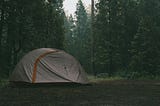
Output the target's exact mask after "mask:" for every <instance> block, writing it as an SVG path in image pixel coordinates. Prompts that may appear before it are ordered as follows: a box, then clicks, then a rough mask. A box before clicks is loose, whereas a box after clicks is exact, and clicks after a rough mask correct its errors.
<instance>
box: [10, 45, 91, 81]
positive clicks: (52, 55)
mask: <svg viewBox="0 0 160 106" xmlns="http://www.w3.org/2000/svg"><path fill="white" fill-rule="evenodd" d="M10 81H11V82H27V83H59V82H62V83H67V82H71V83H79V84H87V83H88V79H87V74H86V73H85V71H84V69H83V68H82V66H81V65H80V63H79V62H78V61H77V60H76V59H75V58H74V57H73V56H71V55H70V54H68V53H66V52H65V51H62V50H58V49H52V48H40V49H36V50H33V51H31V52H29V53H28V54H26V55H25V56H24V57H23V58H22V59H21V60H20V61H19V63H18V64H17V65H16V67H15V69H14V71H13V72H12V74H11V76H10Z"/></svg>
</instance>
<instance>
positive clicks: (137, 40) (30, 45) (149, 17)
mask: <svg viewBox="0 0 160 106" xmlns="http://www.w3.org/2000/svg"><path fill="white" fill-rule="evenodd" d="M76 6H77V9H76V12H75V14H74V15H70V16H66V15H65V13H64V10H63V0H48V1H47V0H36V1H31V0H23V1H22V0H0V73H1V75H6V76H8V75H9V73H10V71H11V70H12V69H13V68H14V66H15V64H16V63H17V61H18V60H19V59H20V58H21V57H22V56H23V55H24V54H25V53H27V52H28V51H30V50H33V49H36V48H42V47H52V48H59V49H65V50H66V51H67V52H69V53H71V54H72V55H74V56H75V57H76V58H77V59H78V60H79V61H80V62H81V64H82V65H83V67H84V68H85V70H86V71H87V72H88V73H92V74H94V75H96V74H100V73H107V74H105V75H108V76H114V75H120V76H122V77H126V78H138V77H151V78H153V77H155V76H159V75H160V59H159V58H160V42H159V41H160V13H159V11H160V1H159V0H99V1H98V3H96V6H95V9H96V10H95V16H94V18H91V16H92V15H91V13H90V11H87V10H86V9H85V6H84V5H83V3H82V1H81V0H79V1H78V3H77V5H76ZM92 19H94V20H92ZM92 25H93V26H92ZM91 26H92V27H91ZM91 28H92V29H91ZM92 34H93V35H92ZM92 39H93V40H94V44H92ZM92 46H94V49H95V50H94V56H95V57H94V60H92V59H93V58H92V57H91V56H92V55H91V51H92ZM93 61H94V63H95V69H94V71H93V70H91V69H92V68H91V63H92V62H93ZM93 72H94V73H93Z"/></svg>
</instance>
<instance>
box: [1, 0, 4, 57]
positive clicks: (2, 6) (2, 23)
mask: <svg viewBox="0 0 160 106" xmlns="http://www.w3.org/2000/svg"><path fill="white" fill-rule="evenodd" d="M1 3H2V4H1V9H0V12H1V16H0V57H1V55H2V54H1V53H2V34H3V25H4V0H3V1H1Z"/></svg>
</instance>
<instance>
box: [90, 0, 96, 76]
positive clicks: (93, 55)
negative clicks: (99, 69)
mask: <svg viewBox="0 0 160 106" xmlns="http://www.w3.org/2000/svg"><path fill="white" fill-rule="evenodd" d="M91 3H92V4H91V70H92V71H93V74H94V76H95V77H96V75H97V73H96V70H95V53H94V52H95V50H94V49H95V47H94V46H95V42H94V32H93V31H94V30H93V28H94V26H93V25H94V0H91Z"/></svg>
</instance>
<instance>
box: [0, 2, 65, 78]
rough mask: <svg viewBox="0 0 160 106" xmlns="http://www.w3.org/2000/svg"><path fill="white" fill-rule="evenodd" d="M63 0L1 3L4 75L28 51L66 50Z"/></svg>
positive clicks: (0, 66) (0, 54)
mask: <svg viewBox="0 0 160 106" xmlns="http://www.w3.org/2000/svg"><path fill="white" fill-rule="evenodd" d="M62 3H63V0H50V1H46V0H0V73H1V75H6V76H8V75H9V71H10V70H12V69H13V67H14V66H15V64H16V63H17V61H18V60H19V59H20V58H21V57H22V56H23V55H24V54H25V53H27V52H28V51H30V50H33V49H36V48H42V47H52V48H60V49H62V48H63V47H64V44H63V43H64V42H63V41H64V27H63V20H64V19H63V17H64V11H63V8H62V6H63V5H62Z"/></svg>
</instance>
